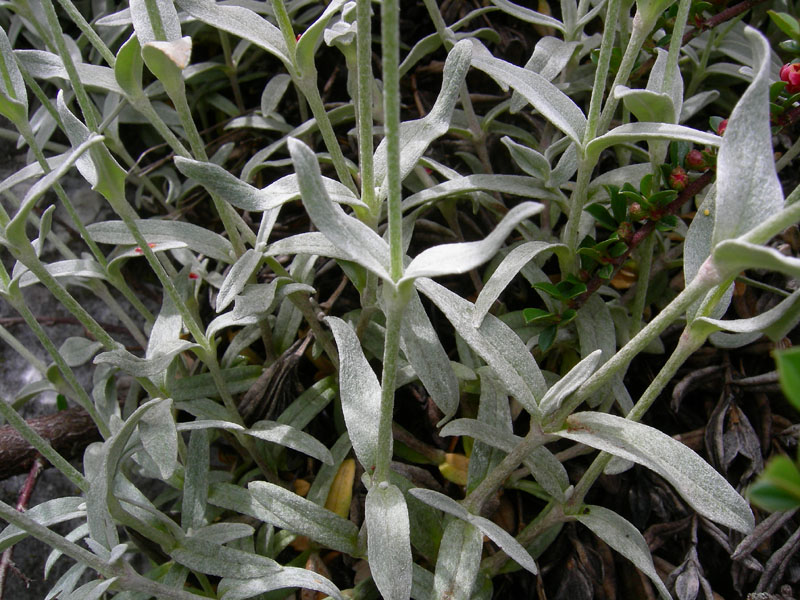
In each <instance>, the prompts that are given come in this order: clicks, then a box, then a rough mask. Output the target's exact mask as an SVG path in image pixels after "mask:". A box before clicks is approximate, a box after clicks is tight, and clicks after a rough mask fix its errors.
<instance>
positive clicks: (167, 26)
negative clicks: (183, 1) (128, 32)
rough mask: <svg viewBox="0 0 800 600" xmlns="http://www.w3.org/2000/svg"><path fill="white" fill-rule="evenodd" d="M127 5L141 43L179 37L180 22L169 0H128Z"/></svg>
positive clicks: (171, 39) (177, 38)
mask: <svg viewBox="0 0 800 600" xmlns="http://www.w3.org/2000/svg"><path fill="white" fill-rule="evenodd" d="M129 5H130V10H131V21H132V22H133V29H134V31H136V37H137V38H139V42H140V43H141V44H142V45H144V44H147V43H149V42H155V41H159V40H161V41H170V42H171V41H174V40H179V39H180V38H181V22H180V20H179V19H178V11H176V10H175V4H173V2H171V0H130V2H129Z"/></svg>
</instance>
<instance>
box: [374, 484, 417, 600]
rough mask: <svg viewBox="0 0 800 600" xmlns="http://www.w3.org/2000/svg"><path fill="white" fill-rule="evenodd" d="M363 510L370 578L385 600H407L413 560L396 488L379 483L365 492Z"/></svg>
mask: <svg viewBox="0 0 800 600" xmlns="http://www.w3.org/2000/svg"><path fill="white" fill-rule="evenodd" d="M364 510H365V517H366V524H367V558H368V559H369V568H370V571H371V572H372V578H373V579H374V580H375V584H376V585H377V586H378V589H379V590H380V592H381V595H382V596H383V597H384V598H385V599H386V600H408V598H409V596H410V595H411V565H412V563H413V561H412V559H411V533H410V527H409V521H408V507H407V506H406V501H405V498H403V493H402V492H401V491H400V490H399V489H398V488H397V486H394V485H391V484H390V483H388V482H386V481H382V482H381V483H379V484H378V485H375V486H373V487H372V488H370V490H369V492H367V501H366V505H365V507H364Z"/></svg>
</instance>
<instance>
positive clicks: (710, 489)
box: [554, 412, 754, 533]
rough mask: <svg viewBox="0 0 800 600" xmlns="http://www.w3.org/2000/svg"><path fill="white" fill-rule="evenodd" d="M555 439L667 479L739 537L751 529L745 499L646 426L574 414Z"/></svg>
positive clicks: (672, 441) (674, 442) (606, 416)
mask: <svg viewBox="0 0 800 600" xmlns="http://www.w3.org/2000/svg"><path fill="white" fill-rule="evenodd" d="M554 433H555V435H558V436H561V437H563V438H567V439H570V440H572V441H574V442H580V443H582V444H585V445H587V446H591V447H592V448H597V449H598V450H603V451H605V452H608V453H609V454H613V455H614V456H620V457H622V458H624V459H627V460H630V461H633V462H635V463H638V464H640V465H643V466H645V467H647V468H648V469H651V470H653V471H655V472H656V473H658V474H659V475H661V476H662V477H663V478H664V479H666V480H667V481H669V482H670V483H671V484H672V485H673V486H675V488H676V489H677V490H678V492H679V493H680V494H681V496H683V497H684V499H685V500H686V501H687V502H688V503H689V504H690V505H691V506H692V508H694V509H695V510H696V511H697V512H698V513H700V514H701V515H703V516H705V517H706V518H708V519H711V520H712V521H715V522H717V523H719V524H721V525H725V526H727V527H731V528H732V529H735V530H737V531H741V532H743V533H747V532H749V531H750V530H751V529H752V528H753V525H754V518H753V513H752V512H751V510H750V507H749V505H748V504H747V501H746V500H745V499H744V498H742V497H741V496H740V495H739V494H738V493H737V492H736V490H734V489H733V488H732V487H731V485H730V484H729V483H728V482H727V481H726V480H725V478H724V477H722V475H720V474H719V473H717V472H716V471H715V470H714V468H713V467H712V466H711V465H709V464H708V463H707V462H705V461H704V460H703V459H702V458H700V457H699V456H698V455H697V454H695V453H694V452H693V451H692V450H690V449H689V448H688V447H686V446H685V445H684V444H682V443H681V442H679V441H677V440H675V439H673V438H672V437H670V436H668V435H667V434H665V433H662V432H660V431H658V430H657V429H654V428H652V427H648V426H647V425H642V424H641V423H636V422H634V421H630V420H628V419H623V418H622V417H618V416H615V415H610V414H605V413H598V412H581V413H575V414H573V415H571V416H570V417H568V418H567V429H565V430H562V431H556V432H554Z"/></svg>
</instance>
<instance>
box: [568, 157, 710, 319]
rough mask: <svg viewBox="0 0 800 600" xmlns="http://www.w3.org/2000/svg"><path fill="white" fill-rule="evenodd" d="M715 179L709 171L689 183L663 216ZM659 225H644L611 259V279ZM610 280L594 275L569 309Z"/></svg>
mask: <svg viewBox="0 0 800 600" xmlns="http://www.w3.org/2000/svg"><path fill="white" fill-rule="evenodd" d="M713 179H714V172H713V171H712V170H710V169H709V170H708V171H706V172H705V173H703V174H702V175H701V176H700V177H698V178H697V179H695V180H694V181H692V182H691V183H689V185H687V186H686V188H685V189H684V190H683V191H682V192H681V193H680V194H678V197H677V198H675V200H673V201H672V202H670V203H669V204H668V205H667V206H666V207H664V210H663V211H662V213H661V214H662V216H665V215H674V214H676V213H677V212H678V211H679V210H680V208H681V206H683V205H684V204H686V202H687V201H688V200H690V199H691V198H693V197H694V196H696V195H697V194H699V193H700V192H701V191H702V190H703V188H705V187H706V186H707V185H708V184H709V183H711V181H712V180H713ZM657 223H658V221H657V220H651V221H647V222H646V223H645V224H644V225H642V226H641V227H640V228H639V229H637V230H636V232H635V233H634V234H633V236H632V237H631V239H630V240H629V241H627V242H626V243H627V244H628V249H627V250H626V251H625V252H624V253H623V254H622V255H620V256H617V257H616V258H610V259H609V260H608V262H609V263H610V264H612V265H614V273H613V274H612V275H611V277H610V278H609V279H613V277H614V275H616V273H617V272H618V271H619V270H620V268H621V267H622V265H623V264H625V261H626V260H628V258H630V255H631V253H632V252H633V251H634V250H636V248H638V247H639V246H640V245H641V244H642V242H644V241H645V240H646V239H647V238H648V237H649V236H650V235H651V234H652V233H653V231H655V228H656V224H657ZM609 279H604V278H602V277H600V276H599V275H593V276H592V277H591V278H590V279H589V281H587V282H586V291H585V292H584V293H583V294H581V295H580V296H578V297H577V298H575V299H573V300H571V301H570V302H569V307H570V308H573V309H575V310H577V309H579V308H580V307H581V306H583V305H584V304H585V303H586V301H587V300H588V299H589V297H590V296H591V295H592V294H594V293H595V292H596V291H597V290H598V289H599V288H600V286H601V285H603V284H604V283H606V282H607V281H608V280H609Z"/></svg>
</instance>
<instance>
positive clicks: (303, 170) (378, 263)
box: [288, 138, 390, 279]
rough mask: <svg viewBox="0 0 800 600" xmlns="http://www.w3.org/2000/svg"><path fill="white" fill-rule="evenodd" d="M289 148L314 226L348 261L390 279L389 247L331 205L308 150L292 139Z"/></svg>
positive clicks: (364, 227)
mask: <svg viewBox="0 0 800 600" xmlns="http://www.w3.org/2000/svg"><path fill="white" fill-rule="evenodd" d="M288 146H289V152H290V154H291V155H292V161H293V162H294V167H295V170H296V171H297V175H298V182H299V184H300V194H301V196H302V198H303V205H304V206H305V208H306V210H307V211H308V215H309V216H310V217H311V220H312V221H313V222H314V225H316V226H317V228H318V229H319V230H320V231H321V232H322V233H323V234H324V235H325V237H326V238H328V239H329V240H330V241H331V243H333V245H334V246H336V247H337V248H339V250H341V251H342V252H344V253H345V255H346V256H347V257H348V259H349V260H352V261H353V262H355V263H358V264H360V265H361V266H363V267H365V268H367V269H369V270H370V271H372V272H374V273H375V274H376V275H378V276H379V277H382V278H383V279H390V277H389V272H388V265H389V246H388V244H387V243H386V242H385V241H383V239H382V238H381V237H380V236H379V235H378V234H377V233H375V232H374V231H373V230H372V229H370V228H369V227H368V226H367V225H365V224H364V223H362V222H361V221H359V220H358V219H356V218H354V217H351V216H349V215H346V214H345V213H344V211H343V210H342V209H341V207H339V206H338V205H337V204H334V203H333V202H332V201H331V199H330V197H329V196H328V193H327V192H326V191H325V186H324V185H323V184H322V174H321V173H320V170H319V163H318V162H317V157H316V156H315V155H314V153H313V152H312V151H311V149H310V148H309V147H308V146H306V145H305V144H304V143H303V142H301V141H300V140H297V139H294V138H289V141H288Z"/></svg>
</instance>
